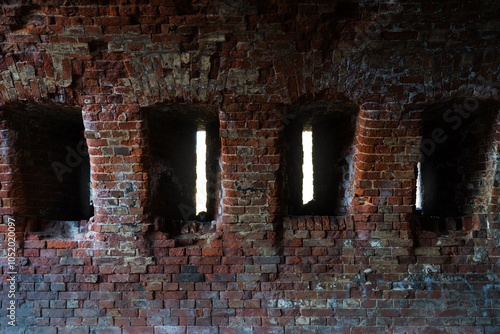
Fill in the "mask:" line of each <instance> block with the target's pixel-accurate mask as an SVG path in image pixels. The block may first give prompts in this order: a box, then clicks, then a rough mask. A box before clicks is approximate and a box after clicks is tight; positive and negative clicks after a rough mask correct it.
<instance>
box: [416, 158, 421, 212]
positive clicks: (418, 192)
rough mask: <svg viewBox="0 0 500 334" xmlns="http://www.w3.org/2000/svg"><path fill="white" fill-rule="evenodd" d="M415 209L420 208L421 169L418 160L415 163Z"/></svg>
mask: <svg viewBox="0 0 500 334" xmlns="http://www.w3.org/2000/svg"><path fill="white" fill-rule="evenodd" d="M415 209H417V210H422V169H421V164H420V162H419V163H418V164H417V194H416V199H415Z"/></svg>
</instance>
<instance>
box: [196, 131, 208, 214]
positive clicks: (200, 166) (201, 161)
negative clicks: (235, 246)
mask: <svg viewBox="0 0 500 334" xmlns="http://www.w3.org/2000/svg"><path fill="white" fill-rule="evenodd" d="M205 138H206V132H205V131H198V132H196V213H199V212H201V211H205V212H206V211H207V172H206V157H207V144H206V142H205Z"/></svg>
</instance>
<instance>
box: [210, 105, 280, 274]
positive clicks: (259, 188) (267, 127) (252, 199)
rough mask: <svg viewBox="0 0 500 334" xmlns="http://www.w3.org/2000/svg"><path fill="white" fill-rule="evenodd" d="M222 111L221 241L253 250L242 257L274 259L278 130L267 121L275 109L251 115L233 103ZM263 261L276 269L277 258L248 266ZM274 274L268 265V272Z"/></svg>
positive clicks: (260, 108) (270, 107)
mask: <svg viewBox="0 0 500 334" xmlns="http://www.w3.org/2000/svg"><path fill="white" fill-rule="evenodd" d="M222 108H223V113H222V119H221V131H220V132H221V137H222V138H221V139H222V175H221V176H222V192H223V199H222V216H221V222H222V227H220V228H219V229H220V230H222V231H224V232H226V233H225V234H224V237H223V238H224V239H225V240H226V242H227V243H229V242H231V239H235V240H239V242H238V246H240V247H242V248H252V250H251V251H250V250H247V251H246V252H247V255H257V256H266V257H268V256H274V255H275V254H276V251H275V249H274V248H273V244H274V238H275V236H276V233H275V224H276V222H277V219H276V218H277V216H278V214H279V212H280V209H279V205H278V196H279V191H278V182H277V178H278V177H277V173H278V170H279V166H280V155H279V152H278V150H279V148H278V141H279V138H278V133H279V130H278V129H277V127H276V126H275V124H276V121H275V120H273V119H272V118H273V116H272V115H273V111H275V110H276V106H275V105H271V104H261V105H260V104H259V105H258V107H256V108H257V110H253V109H252V110H250V107H249V106H248V105H242V104H236V103H234V104H225V105H223V106H222ZM231 244H233V243H231ZM233 245H234V244H233ZM224 247H225V246H224ZM246 260H249V259H248V258H247V259H246ZM259 261H262V262H259ZM264 261H267V262H268V263H269V264H271V263H272V264H275V263H277V262H278V258H274V259H269V258H268V259H267V260H264V259H263V258H260V257H257V258H254V262H253V263H254V264H255V265H258V264H260V263H264ZM248 264H250V263H248ZM275 270H276V268H275V266H273V269H271V270H270V272H275Z"/></svg>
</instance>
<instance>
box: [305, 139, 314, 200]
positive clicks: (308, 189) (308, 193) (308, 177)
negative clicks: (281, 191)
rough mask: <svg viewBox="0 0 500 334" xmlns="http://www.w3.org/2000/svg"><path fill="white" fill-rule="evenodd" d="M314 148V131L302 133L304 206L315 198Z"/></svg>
mask: <svg viewBox="0 0 500 334" xmlns="http://www.w3.org/2000/svg"><path fill="white" fill-rule="evenodd" d="M312 146H313V143H312V131H302V152H303V160H302V204H307V203H309V202H310V201H312V200H313V198H314V190H313V189H314V187H313V154H312Z"/></svg>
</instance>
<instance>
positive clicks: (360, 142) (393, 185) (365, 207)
mask: <svg viewBox="0 0 500 334" xmlns="http://www.w3.org/2000/svg"><path fill="white" fill-rule="evenodd" d="M399 112H400V111H398V110H386V109H385V108H384V106H381V105H379V104H375V103H365V104H364V105H362V107H361V110H360V114H359V120H358V129H357V135H356V148H357V152H358V153H357V159H356V171H355V173H356V178H355V199H354V207H353V209H354V212H355V231H356V234H357V238H358V239H359V240H370V242H369V245H370V247H369V248H371V249H370V250H368V249H365V250H364V253H365V254H364V255H367V254H370V255H372V256H371V257H370V265H371V267H372V268H377V267H378V268H379V269H381V270H382V269H386V270H387V269H390V270H393V272H397V266H398V264H401V263H402V262H406V261H409V260H410V258H409V256H410V254H411V248H412V245H413V240H412V236H411V233H410V231H411V230H410V225H409V222H408V220H409V217H410V214H411V213H412V212H413V205H414V201H415V198H414V197H415V194H414V188H415V182H416V181H415V178H416V175H415V164H416V162H415V161H413V160H415V159H413V160H412V158H411V155H410V156H407V155H406V152H405V146H404V145H405V143H406V142H407V141H408V136H417V135H418V133H417V131H418V123H417V122H414V124H413V123H412V124H411V125H410V124H407V125H405V126H404V127H403V126H402V125H401V124H400V122H399V121H397V119H398V117H396V114H397V113H399ZM367 252H368V253H367Z"/></svg>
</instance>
